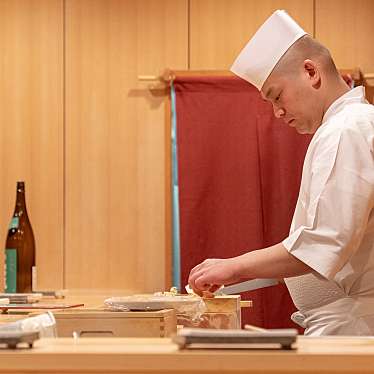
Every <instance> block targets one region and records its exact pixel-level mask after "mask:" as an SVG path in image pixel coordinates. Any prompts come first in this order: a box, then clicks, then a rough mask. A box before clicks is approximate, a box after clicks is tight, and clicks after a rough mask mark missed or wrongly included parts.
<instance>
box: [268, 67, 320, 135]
mask: <svg viewBox="0 0 374 374" xmlns="http://www.w3.org/2000/svg"><path fill="white" fill-rule="evenodd" d="M272 75H273V74H271V75H270V76H269V78H268V79H267V80H266V82H265V84H264V86H263V87H262V89H261V96H262V97H263V99H264V100H266V101H269V102H270V103H271V104H272V105H273V111H274V115H275V117H277V118H280V119H282V120H283V121H284V122H285V123H286V124H287V125H289V126H291V127H294V128H295V130H296V131H297V132H298V133H300V134H314V133H315V132H316V130H317V128H318V127H319V125H320V124H321V120H322V115H321V111H320V110H318V106H317V105H316V104H317V103H318V100H317V97H316V92H314V91H315V90H313V88H312V87H311V86H310V84H309V83H308V81H307V80H305V79H304V76H303V75H302V74H300V76H297V75H296V74H295V75H283V76H278V77H277V76H276V75H274V76H272Z"/></svg>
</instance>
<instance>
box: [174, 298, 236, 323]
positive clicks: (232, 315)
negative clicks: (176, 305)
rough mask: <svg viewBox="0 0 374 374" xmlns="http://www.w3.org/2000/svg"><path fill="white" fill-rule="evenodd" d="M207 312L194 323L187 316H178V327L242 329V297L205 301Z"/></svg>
mask: <svg viewBox="0 0 374 374" xmlns="http://www.w3.org/2000/svg"><path fill="white" fill-rule="evenodd" d="M204 302H205V306H206V308H207V309H206V311H205V312H204V313H203V315H202V316H201V318H200V320H198V321H192V320H191V318H190V316H187V315H185V314H178V315H177V323H178V325H183V326H184V327H199V328H211V329H240V328H241V313H240V295H227V296H226V295H225V296H216V297H214V298H211V299H208V298H206V299H204Z"/></svg>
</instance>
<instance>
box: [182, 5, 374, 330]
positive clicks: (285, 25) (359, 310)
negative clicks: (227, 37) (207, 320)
mask: <svg viewBox="0 0 374 374" xmlns="http://www.w3.org/2000/svg"><path fill="white" fill-rule="evenodd" d="M231 71H232V72H233V73H235V74H236V75H238V76H239V77H241V78H242V79H244V80H246V81H248V82H249V83H251V84H252V85H254V86H255V87H257V89H258V90H259V91H260V94H261V96H262V97H263V99H264V100H266V101H268V102H269V103H271V104H272V107H273V110H274V115H275V116H276V117H277V118H280V119H282V120H283V121H284V123H285V125H288V126H291V127H293V128H294V129H295V130H296V131H297V132H299V133H301V134H314V135H313V138H312V141H311V143H310V145H309V148H308V151H307V154H306V157H305V160H304V166H303V173H302V181H301V186H300V191H299V197H298V201H297V204H296V208H295V212H294V216H293V220H292V224H291V228H290V232H289V235H288V237H287V238H285V239H284V240H283V241H282V242H280V243H278V244H275V245H273V246H271V247H268V248H262V249H258V250H255V251H251V252H248V253H244V254H243V255H241V256H238V257H233V258H227V259H207V260H205V261H204V262H202V263H201V264H198V265H197V266H195V267H194V268H193V269H192V270H191V272H190V276H189V285H190V287H191V288H192V289H193V290H194V291H195V292H197V293H198V294H202V292H203V291H204V292H205V291H212V292H213V291H215V290H216V289H217V288H218V287H220V286H221V285H227V284H233V283H237V282H240V281H244V280H248V279H255V278H278V279H284V281H285V283H286V285H287V287H288V289H289V292H290V294H291V297H292V299H293V302H294V303H295V305H296V307H297V309H298V311H297V312H296V313H294V314H293V315H292V316H291V318H292V319H293V320H294V321H295V322H297V323H298V324H300V325H301V326H302V327H304V328H305V335H311V336H322V335H373V334H374V210H373V207H374V106H373V105H370V104H368V103H367V101H366V100H365V97H364V94H365V92H364V88H363V87H361V86H360V87H356V88H353V89H351V88H350V87H349V86H348V85H347V84H346V82H345V81H344V80H343V79H342V78H341V76H340V74H339V73H338V71H337V69H336V67H335V64H334V61H333V59H332V58H331V55H330V53H329V51H328V50H327V49H326V48H325V47H324V46H323V45H321V44H320V43H319V42H318V41H316V40H314V39H313V38H312V37H310V36H309V35H308V34H307V33H306V32H305V31H304V30H303V29H302V28H301V27H300V26H299V25H298V24H297V23H296V22H295V21H294V20H293V19H292V18H291V17H290V16H289V15H288V14H287V13H286V12H285V11H280V10H278V11H276V12H274V13H273V14H272V15H271V16H270V17H269V18H268V19H267V20H266V21H265V23H264V24H263V25H262V26H261V27H260V28H259V29H258V31H257V32H256V34H255V35H254V36H253V37H252V39H251V40H250V41H249V42H248V44H247V45H246V46H245V47H244V49H243V50H242V51H241V53H240V54H239V56H238V57H237V59H236V60H235V62H234V64H233V65H232V67H231ZM274 188H276V186H274Z"/></svg>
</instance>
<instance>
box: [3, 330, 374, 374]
mask: <svg viewBox="0 0 374 374" xmlns="http://www.w3.org/2000/svg"><path fill="white" fill-rule="evenodd" d="M297 345H298V349H297V350H293V351H281V350H185V351H179V350H178V348H177V346H176V345H174V344H173V343H172V342H171V340H170V339H168V338H81V339H72V338H58V339H42V340H39V341H38V342H36V343H35V346H34V348H33V349H26V348H25V349H17V350H14V351H12V350H6V349H1V350H0V371H1V372H9V371H11V372H12V373H26V372H27V373H56V372H58V373H73V372H75V373H78V372H79V373H83V372H84V373H114V372H117V373H119V372H121V373H129V374H130V373H137V374H140V373H166V372H170V373H181V374H182V373H222V372H223V373H243V372H246V373H260V372H261V373H286V372H287V373H310V374H311V373H326V374H327V373H333V372H335V373H338V372H339V373H357V374H358V373H360V374H362V373H374V338H365V337H362V338H353V337H352V338H348V337H346V338H343V337H329V338H305V337H300V338H299V339H298V343H297Z"/></svg>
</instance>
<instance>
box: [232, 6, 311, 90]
mask: <svg viewBox="0 0 374 374" xmlns="http://www.w3.org/2000/svg"><path fill="white" fill-rule="evenodd" d="M305 34H306V32H305V31H304V30H303V29H302V28H301V27H300V26H299V25H298V24H297V23H296V22H295V21H294V20H293V19H292V18H291V17H290V16H289V15H288V14H287V13H286V12H285V11H284V10H277V11H275V12H274V13H273V14H272V15H271V16H270V17H269V18H268V19H267V20H266V21H265V22H264V24H263V25H262V26H261V27H260V28H259V29H258V30H257V32H256V34H255V35H254V36H253V37H252V39H251V40H250V41H249V42H248V43H247V45H246V46H245V47H244V48H243V50H242V51H241V52H240V54H239V56H238V57H237V58H236V60H235V62H234V64H233V65H232V66H231V69H230V70H231V71H232V72H233V73H234V74H236V75H238V76H239V77H241V78H243V79H245V80H246V81H248V82H249V83H252V84H253V85H254V86H256V87H257V88H258V90H261V88H262V86H263V84H264V82H265V81H266V79H267V77H268V76H269V75H270V73H271V72H272V71H273V69H274V67H275V65H276V64H277V63H278V61H279V60H280V59H281V57H282V56H283V55H284V54H285V53H286V51H287V50H288V49H289V48H290V47H291V45H292V44H294V43H295V42H296V41H297V40H298V39H300V38H301V37H302V36H304V35H305Z"/></svg>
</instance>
